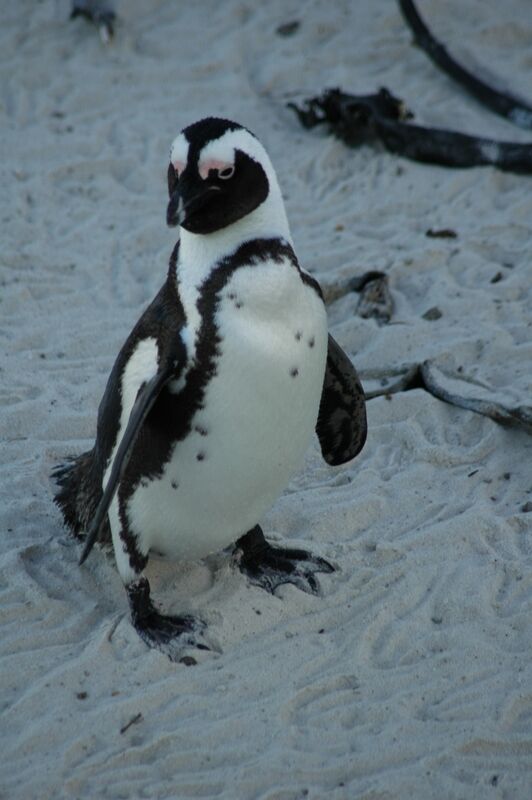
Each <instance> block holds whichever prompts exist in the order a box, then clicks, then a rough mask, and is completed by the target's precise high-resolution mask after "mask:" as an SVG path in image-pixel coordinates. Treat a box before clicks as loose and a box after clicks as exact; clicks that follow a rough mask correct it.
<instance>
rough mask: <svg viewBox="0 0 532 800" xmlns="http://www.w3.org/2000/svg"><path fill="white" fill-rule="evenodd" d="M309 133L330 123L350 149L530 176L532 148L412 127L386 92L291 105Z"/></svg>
mask: <svg viewBox="0 0 532 800" xmlns="http://www.w3.org/2000/svg"><path fill="white" fill-rule="evenodd" d="M288 107H289V108H291V109H292V110H293V111H295V113H296V114H297V116H298V119H299V121H300V122H301V124H302V125H303V127H305V128H314V127H315V126H317V125H321V124H327V125H328V127H329V130H330V131H331V132H332V133H333V134H334V135H335V136H337V137H338V138H339V139H342V140H343V141H344V142H345V143H346V144H347V145H349V146H350V147H358V146H359V145H361V144H364V143H368V142H373V141H375V140H380V141H381V142H382V143H383V144H384V146H385V147H386V148H387V149H388V150H389V151H390V152H392V153H396V154H398V155H401V156H405V157H406V158H410V159H413V160H414V161H422V162H425V163H431V164H441V165H443V166H446V167H478V166H485V165H491V166H494V167H498V169H501V170H505V171H507V172H518V173H532V144H519V143H516V142H501V141H497V140H495V139H486V138H484V137H480V136H469V135H468V134H465V133H459V132H457V131H451V130H445V129H441V128H428V127H425V126H422V125H414V124H412V123H411V122H408V120H409V119H412V117H413V114H412V113H411V112H410V111H409V110H408V109H407V107H406V105H405V103H404V102H403V101H402V100H401V99H400V98H398V97H395V96H394V95H393V94H392V93H391V92H390V91H388V89H386V88H384V87H383V88H381V89H380V90H379V91H378V92H376V93H375V94H368V95H354V94H348V93H346V92H343V91H342V90H341V89H327V90H326V91H325V92H323V94H322V95H320V96H316V97H311V98H310V99H308V100H304V101H303V106H301V107H300V106H298V105H296V104H295V103H288Z"/></svg>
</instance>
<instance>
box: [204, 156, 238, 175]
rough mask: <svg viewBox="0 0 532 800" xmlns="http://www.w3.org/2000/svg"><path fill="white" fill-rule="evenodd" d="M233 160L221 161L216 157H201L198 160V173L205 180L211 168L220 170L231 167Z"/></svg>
mask: <svg viewBox="0 0 532 800" xmlns="http://www.w3.org/2000/svg"><path fill="white" fill-rule="evenodd" d="M233 167H234V161H221V160H220V159H218V158H201V159H200V162H199V174H200V175H201V177H202V178H203V180H205V179H206V178H208V177H209V172H210V171H211V169H214V170H216V171H217V172H221V171H222V170H224V169H233Z"/></svg>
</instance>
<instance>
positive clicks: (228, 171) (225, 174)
mask: <svg viewBox="0 0 532 800" xmlns="http://www.w3.org/2000/svg"><path fill="white" fill-rule="evenodd" d="M234 174H235V168H234V167H232V166H231V167H224V168H223V169H221V170H220V171H219V172H218V177H219V178H221V179H222V180H223V181H227V180H229V178H232V177H233V175H234Z"/></svg>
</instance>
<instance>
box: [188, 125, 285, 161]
mask: <svg viewBox="0 0 532 800" xmlns="http://www.w3.org/2000/svg"><path fill="white" fill-rule="evenodd" d="M235 150H242V152H244V153H247V155H248V156H251V158H254V159H255V161H258V162H259V163H260V164H263V165H264V164H265V163H268V162H269V158H268V156H267V155H266V151H265V150H264V148H263V146H262V145H261V143H260V142H259V141H258V139H255V137H254V136H252V135H251V133H249V131H245V130H242V129H241V128H239V129H237V130H234V131H227V133H224V135H223V136H221V137H220V138H219V139H215V140H214V141H213V142H209V144H206V145H205V147H204V148H203V150H202V151H201V153H200V159H199V160H200V163H202V162H203V161H207V160H209V159H212V160H216V161H227V162H230V163H231V164H232V163H233V162H234V159H235Z"/></svg>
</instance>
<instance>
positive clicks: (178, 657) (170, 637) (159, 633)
mask: <svg viewBox="0 0 532 800" xmlns="http://www.w3.org/2000/svg"><path fill="white" fill-rule="evenodd" d="M126 591H127V596H128V600H129V607H130V609H131V621H132V622H133V625H134V626H135V629H136V631H137V633H138V634H139V636H140V637H141V639H142V640H143V641H144V642H145V643H146V644H147V645H148V647H154V648H156V649H157V650H160V651H161V652H163V653H165V655H167V656H168V658H169V659H170V661H181V662H182V663H184V664H194V663H196V660H195V659H194V658H193V656H191V655H190V651H191V650H210V649H211V648H210V647H209V646H208V645H207V644H206V643H205V641H204V639H203V631H204V630H205V629H206V627H207V626H206V624H205V623H204V622H203V621H202V620H200V619H197V618H196V617H192V616H190V615H185V616H165V615H163V614H160V613H159V612H158V611H157V609H156V608H155V606H154V605H153V603H152V601H151V598H150V585H149V583H148V581H147V580H146V578H141V579H140V580H138V581H135V582H133V583H130V584H129V585H128V586H127V587H126Z"/></svg>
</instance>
